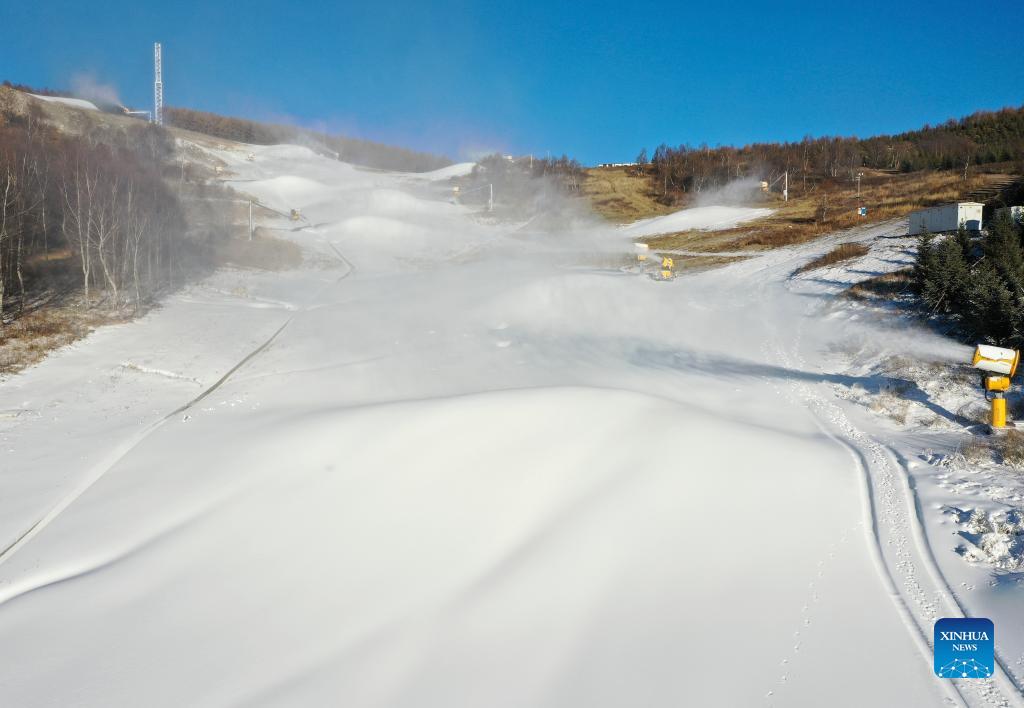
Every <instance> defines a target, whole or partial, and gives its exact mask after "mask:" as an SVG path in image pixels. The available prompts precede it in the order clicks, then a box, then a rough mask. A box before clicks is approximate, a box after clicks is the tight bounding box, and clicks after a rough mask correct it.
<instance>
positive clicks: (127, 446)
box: [0, 241, 355, 566]
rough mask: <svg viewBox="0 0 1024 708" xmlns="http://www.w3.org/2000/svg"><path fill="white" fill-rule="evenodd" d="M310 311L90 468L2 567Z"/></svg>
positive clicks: (12, 547) (4, 555) (2, 554)
mask: <svg viewBox="0 0 1024 708" xmlns="http://www.w3.org/2000/svg"><path fill="white" fill-rule="evenodd" d="M327 244H328V245H329V246H330V247H331V249H332V250H333V251H334V252H335V254H337V256H338V258H339V259H340V260H341V261H342V262H343V263H344V264H345V265H346V266H347V267H348V270H347V271H346V272H345V273H344V274H343V275H342V276H341V277H340V278H338V279H337V280H336V281H335V283H338V282H341V281H342V280H344V279H345V278H347V277H348V276H350V275H351V274H352V273H353V272H355V267H354V266H353V265H352V263H351V262H349V260H348V259H347V258H345V256H343V255H342V254H341V252H340V251H339V250H338V248H337V247H336V246H335V245H334V244H333V243H331V242H330V241H327ZM306 309H308V308H303V309H302V310H299V311H296V312H293V313H292V314H291V315H289V317H288V319H286V320H285V321H284V323H283V324H282V325H281V326H280V327H278V328H277V329H276V330H274V333H273V334H271V335H270V337H269V338H267V339H266V340H265V341H264V342H263V343H262V344H260V345H259V346H258V347H256V348H255V349H253V350H252V351H250V352H249V353H248V354H246V355H245V356H244V357H243V358H242V359H241V361H239V362H237V363H236V364H235V365H234V366H232V367H231V368H230V369H228V370H227V371H226V372H225V373H224V375H223V376H221V377H220V378H219V379H217V381H215V382H214V383H213V384H212V385H211V386H209V387H208V388H206V390H204V391H203V392H202V393H200V394H199V395H198V396H196V397H195V398H193V399H192V400H190V401H189V402H188V403H185V404H184V405H182V406H179V407H178V408H176V409H174V410H173V411H171V412H170V413H168V414H167V415H165V416H163V417H162V418H158V419H157V420H155V421H153V422H152V423H150V424H149V425H147V426H146V427H144V428H142V429H141V430H139V431H138V432H136V433H135V434H134V435H132V436H131V437H129V438H128V439H127V440H125V441H123V442H121V443H120V444H119V445H117V446H116V447H115V448H114V449H113V450H112V451H111V452H110V453H109V454H107V455H106V456H105V457H103V458H102V459H101V460H100V461H99V462H98V463H97V464H95V465H93V467H92V468H91V469H90V472H89V474H87V475H86V476H85V477H84V478H83V479H82V481H81V482H79V484H78V485H77V486H75V487H74V488H73V489H72V490H71V492H69V493H68V494H66V495H65V496H64V497H63V498H61V499H60V501H58V502H57V503H56V504H55V505H54V506H53V507H51V508H50V510H49V511H48V512H46V514H44V515H43V516H42V517H40V518H39V519H38V520H37V521H36V522H35V523H33V524H32V525H31V526H29V527H28V528H27V529H26V530H25V531H24V532H23V533H22V534H21V535H20V536H18V537H17V538H16V539H15V540H14V541H13V542H12V543H10V544H9V545H8V546H7V547H6V548H4V549H3V550H2V551H0V566H2V565H3V564H4V563H6V562H7V561H8V560H10V559H11V557H13V556H14V554H15V553H17V552H18V551H19V550H21V549H22V548H24V546H25V545H26V544H28V543H29V542H30V541H31V540H32V539H33V538H35V537H36V536H38V535H39V533H40V532H42V531H43V529H45V528H46V527H47V526H49V525H50V524H51V523H53V522H54V520H55V519H56V518H57V517H58V516H60V514H61V513H63V512H64V510H66V509H67V508H68V507H69V506H71V505H72V504H73V503H75V501H76V500H77V499H79V498H80V497H81V496H82V495H83V494H85V493H86V492H87V491H89V489H90V488H92V487H93V485H95V484H96V483H97V482H99V481H100V480H101V479H103V477H104V476H105V475H106V474H107V473H108V472H109V471H110V470H111V469H113V468H114V466H115V465H117V463H118V462H120V461H121V460H122V459H124V457H125V456H127V455H128V454H129V453H130V452H131V451H132V450H133V449H135V448H136V447H138V446H139V445H140V444H141V443H142V442H143V441H145V440H146V438H148V437H149V436H150V435H152V434H153V433H154V432H156V431H157V430H159V429H160V428H161V427H162V426H163V425H164V424H165V423H166V422H167V421H169V420H171V419H172V418H176V417H177V416H179V415H181V414H183V413H185V412H186V411H188V410H189V409H191V408H193V407H194V406H195V405H196V404H198V403H199V402H201V401H202V400H203V399H205V398H206V397H207V396H209V395H211V394H212V393H214V392H215V391H217V389H219V388H220V387H221V386H223V385H224V384H225V383H227V381H228V380H229V379H230V378H231V377H232V376H233V375H234V374H235V373H236V372H237V371H238V370H239V369H241V368H242V367H244V366H245V365H246V364H248V363H249V362H250V361H252V360H253V359H254V358H256V357H257V356H259V355H260V354H262V353H263V352H265V351H266V350H267V349H268V348H269V347H270V346H271V345H272V344H273V343H274V342H275V341H276V340H277V338H278V337H280V336H281V333H282V332H284V331H285V329H287V328H288V325H290V324H291V323H292V321H293V320H294V319H295V317H296V316H297V315H298V314H299V313H300V312H304V311H305V310H306Z"/></svg>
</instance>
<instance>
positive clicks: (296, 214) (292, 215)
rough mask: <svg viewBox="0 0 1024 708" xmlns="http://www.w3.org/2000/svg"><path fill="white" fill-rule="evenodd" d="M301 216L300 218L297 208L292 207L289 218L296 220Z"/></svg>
mask: <svg viewBox="0 0 1024 708" xmlns="http://www.w3.org/2000/svg"><path fill="white" fill-rule="evenodd" d="M301 218H302V214H300V213H299V210H298V209H292V213H291V220H292V221H298V220H299V219H301Z"/></svg>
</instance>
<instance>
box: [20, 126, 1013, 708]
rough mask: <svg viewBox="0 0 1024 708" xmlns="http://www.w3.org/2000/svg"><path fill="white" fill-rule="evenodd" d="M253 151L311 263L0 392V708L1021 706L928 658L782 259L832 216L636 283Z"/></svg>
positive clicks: (379, 190) (805, 289) (901, 566)
mask: <svg viewBox="0 0 1024 708" xmlns="http://www.w3.org/2000/svg"><path fill="white" fill-rule="evenodd" d="M247 151H248V149H247V150H246V151H243V152H237V153H235V152H229V151H225V152H223V153H220V154H219V155H218V156H219V157H221V158H222V159H224V160H225V161H227V162H228V164H229V167H230V169H232V170H233V171H235V172H236V173H237V180H236V181H235V183H234V186H235V187H236V188H237V189H239V190H241V191H244V192H246V193H250V194H252V195H255V196H257V197H259V198H260V199H261V200H262V201H263V202H264V203H266V204H268V205H269V206H272V207H274V208H276V209H279V210H281V211H285V212H287V210H288V209H291V208H298V209H300V210H301V213H302V214H303V215H304V217H305V218H306V219H307V221H306V222H304V224H302V225H301V226H300V228H299V229H298V230H295V231H291V230H290V229H292V228H293V227H294V226H295V225H294V224H293V223H291V222H288V221H286V220H281V221H280V222H278V223H277V224H272V226H277V227H279V228H280V229H281V231H280V234H281V236H282V237H284V238H290V239H294V240H295V241H296V242H298V243H300V244H301V245H302V246H303V248H304V249H305V250H306V252H307V254H308V257H307V260H306V265H305V266H304V267H303V268H301V269H299V270H295V271H289V272H284V273H276V274H274V273H256V272H247V271H233V270H227V271H222V272H220V273H218V274H217V275H215V276H214V277H212V278H210V279H209V280H208V281H206V282H204V283H202V284H201V285H197V286H195V287H192V288H190V289H188V290H187V291H185V292H183V293H181V294H179V295H177V296H175V297H174V298H172V299H171V301H169V302H168V303H167V304H166V305H165V306H164V307H162V308H160V309H159V310H156V311H154V312H152V313H150V314H149V315H147V316H146V317H145V318H144V319H143V320H141V321H139V322H136V323H132V324H127V325H123V326H117V327H109V328H106V329H103V330H100V331H99V332H97V333H95V334H94V335H93V336H91V337H89V338H88V339H86V340H84V341H83V342H81V343H79V344H78V345H76V346H74V347H71V348H68V349H65V350H63V351H61V352H58V353H57V354H55V355H54V356H52V357H50V358H49V359H48V360H47V361H45V362H44V363H42V364H41V365H39V366H37V367H34V368H32V369H30V370H28V371H27V372H25V373H23V374H21V375H19V376H17V377H14V378H11V379H9V380H7V381H5V382H3V383H2V385H0V396H2V400H3V404H2V406H0V442H2V446H0V456H2V457H0V460H2V463H0V464H2V468H0V549H6V550H2V551H0V637H2V638H3V641H2V642H0V705H5V706H6V705H13V706H35V705H39V706H44V705H45V706H64V705H88V706H139V705H146V706H182V705H194V706H229V705H231V706H233V705H288V706H291V705H345V706H411V707H416V708H423V707H427V706H445V707H452V706H489V707H498V706H517V707H518V706H559V707H561V706H588V707H592V706H624V705H631V706H634V705H664V706H678V705H742V706H752V705H765V706H771V705H786V706H793V705H797V706H822V705H892V706H930V705H970V706H986V705H1020V701H1019V697H1018V696H1017V694H1016V691H1015V689H1014V688H1013V686H1012V684H1011V681H1010V679H1009V678H1008V677H1007V676H1005V675H1003V674H1002V673H1000V675H999V676H998V677H997V679H996V680H991V681H956V682H954V681H948V680H939V679H937V678H935V677H934V676H933V675H932V673H931V655H930V650H929V646H928V641H929V639H928V636H929V633H930V625H928V622H929V618H931V617H933V616H947V615H952V614H956V613H957V612H959V610H958V609H957V606H956V602H955V598H953V597H952V596H951V594H950V590H949V588H948V584H947V583H946V582H945V580H944V578H943V576H942V575H941V574H940V573H938V571H937V569H936V567H935V565H934V563H933V562H932V561H931V560H930V558H931V555H930V551H929V547H928V546H927V544H926V543H925V542H924V537H923V536H922V534H920V533H919V532H918V530H917V527H916V526H915V525H914V521H913V518H914V517H913V514H914V507H913V504H912V496H911V494H910V491H909V490H908V489H907V488H906V486H907V483H906V477H905V469H904V467H902V466H901V463H900V462H899V460H898V459H896V458H894V457H893V455H892V454H891V452H890V451H889V448H888V447H886V446H885V445H882V444H880V443H879V442H878V441H877V440H876V438H875V436H876V434H877V431H873V430H871V429H869V428H866V427H865V426H863V425H862V424H861V422H859V421H858V420H856V419H854V418H853V417H852V416H847V415H845V413H844V408H843V406H842V405H841V402H837V399H836V398H835V396H834V394H833V392H832V389H831V386H832V385H833V384H834V383H835V381H834V379H833V378H830V377H831V376H833V374H830V373H829V371H830V370H831V369H830V367H834V366H835V361H834V358H832V357H830V356H829V355H827V354H825V352H828V351H829V344H830V342H832V341H834V340H836V339H838V338H839V337H840V336H843V337H846V336H849V334H850V333H851V331H854V330H856V331H859V332H861V333H862V336H864V337H867V338H870V337H873V336H875V334H877V333H875V332H874V329H873V328H872V327H871V326H870V325H869V324H865V325H863V326H862V327H861V325H859V324H858V322H853V321H851V320H850V319H849V318H841V317H835V316H832V315H831V314H830V313H829V309H828V308H829V303H830V302H831V295H830V292H829V290H828V288H829V287H833V286H830V285H829V284H828V283H815V282H814V281H813V280H810V279H803V280H800V281H799V282H797V281H793V280H792V279H791V278H790V274H791V273H792V271H793V270H794V268H795V267H796V266H797V265H799V264H800V263H802V262H804V261H806V260H807V259H808V258H810V257H812V256H814V255H816V254H818V253H821V252H822V251H824V250H827V249H828V248H831V247H832V246H833V245H834V243H835V241H836V239H827V240H825V241H824V242H821V243H816V244H810V245H807V246H803V247H799V248H793V249H788V250H783V251H775V252H770V253H767V254H764V255H761V256H758V257H757V258H753V259H749V260H745V261H743V262H739V263H737V264H734V265H732V266H730V267H727V268H722V269H718V270H715V271H709V272H706V273H702V274H698V275H693V276H687V277H682V278H679V279H677V280H675V281H672V282H655V281H652V280H649V279H647V278H645V277H642V276H640V275H637V274H633V273H627V272H622V271H618V270H599V269H592V268H587V267H581V265H580V264H581V263H585V262H587V259H586V258H585V256H587V255H589V254H592V253H593V252H595V251H605V252H607V251H609V250H616V249H617V250H620V251H621V252H623V253H627V252H629V251H630V238H629V237H628V236H626V235H625V234H623V233H622V232H621V231H618V230H617V229H612V228H606V227H599V226H597V225H594V224H579V225H578V228H575V229H572V230H570V231H567V232H565V233H557V234H548V233H532V232H531V231H530V230H529V227H525V228H522V227H515V226H501V225H499V226H495V225H492V224H486V223H481V222H478V221H476V220H475V219H474V217H473V215H472V214H471V213H470V212H469V211H468V210H467V209H465V208H463V207H460V206H457V205H453V204H449V203H446V202H444V201H431V200H428V199H425V198H420V197H416V196H413V195H412V194H410V193H409V192H407V191H405V190H404V189H403V184H406V182H407V178H406V177H405V176H401V175H389V174H382V173H377V172H370V171H363V170H358V169H355V168H352V167H350V166H347V165H344V164H340V163H337V162H333V161H330V160H327V159H324V158H320V157H317V156H315V155H314V154H313V153H311V152H310V151H308V150H305V149H303V148H294V147H283V146H278V147H265V148H259V147H258V148H252V151H253V152H254V153H255V156H256V159H255V160H254V161H252V162H249V161H247V160H246V159H245V154H246V152H247ZM723 221H727V219H723ZM900 229H901V225H899V224H896V225H888V226H884V227H879V228H876V229H875V230H873V231H872V230H865V231H863V232H859V233H856V234H853V235H849V234H848V235H845V236H843V238H858V239H864V240H868V239H873V238H874V237H876V236H887V235H893V234H895V233H898V232H899V231H900ZM858 327H860V329H858ZM906 337H907V338H908V340H912V341H913V346H914V347H915V351H916V352H918V353H923V352H924V351H926V350H932V349H934V350H936V351H939V352H940V353H942V351H944V350H943V346H944V345H943V343H942V342H941V341H939V340H937V339H935V338H929V337H928V336H926V335H923V334H919V335H913V336H912V335H911V334H910V333H906ZM947 353H948V352H947ZM994 619H995V621H996V628H997V644H998V643H999V641H1000V638H1002V637H1005V636H1006V635H1007V634H1010V633H1012V632H1013V629H1012V628H1011V627H1010V626H1008V622H1002V621H1001V618H999V617H995V618H994ZM1004 627H1005V629H1003V628H1004ZM1000 632H1002V634H999V633H1000ZM1004 658H1007V659H1008V662H1007V663H1010V664H1012V663H1013V660H1015V659H1016V656H1012V657H1004ZM1012 670H1015V671H1019V670H1020V669H1019V666H1015V667H1013V668H1012Z"/></svg>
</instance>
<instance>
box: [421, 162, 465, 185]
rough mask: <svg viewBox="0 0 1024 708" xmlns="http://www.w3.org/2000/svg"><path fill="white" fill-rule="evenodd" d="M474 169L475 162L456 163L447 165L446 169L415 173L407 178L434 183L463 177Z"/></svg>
mask: <svg viewBox="0 0 1024 708" xmlns="http://www.w3.org/2000/svg"><path fill="white" fill-rule="evenodd" d="M474 167H476V163H475V162H457V163H455V164H454V165H448V166H447V167H442V168H440V169H437V170H432V171H430V172H417V173H415V174H411V175H409V176H410V177H415V178H417V179H425V180H430V181H431V182H436V181H439V180H446V179H451V178H452V177H465V176H466V175H468V174H469V173H470V172H472V171H473V168H474Z"/></svg>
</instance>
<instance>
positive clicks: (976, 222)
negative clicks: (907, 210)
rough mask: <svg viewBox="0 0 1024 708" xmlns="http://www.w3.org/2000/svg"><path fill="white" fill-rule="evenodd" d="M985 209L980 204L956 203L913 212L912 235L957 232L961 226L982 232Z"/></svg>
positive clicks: (911, 217)
mask: <svg viewBox="0 0 1024 708" xmlns="http://www.w3.org/2000/svg"><path fill="white" fill-rule="evenodd" d="M983 207H984V205H983V204H979V203H978V202H954V203H952V204H943V205H942V206H937V207H932V208H930V209H922V210H921V211H915V212H911V214H910V235H911V236H914V235H915V234H923V233H924V232H925V231H928V232H930V233H933V234H937V233H942V232H943V231H956V230H957V229H959V228H960V226H961V225H962V226H963V227H964V228H965V229H967V230H968V231H981V210H982V208H983Z"/></svg>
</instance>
